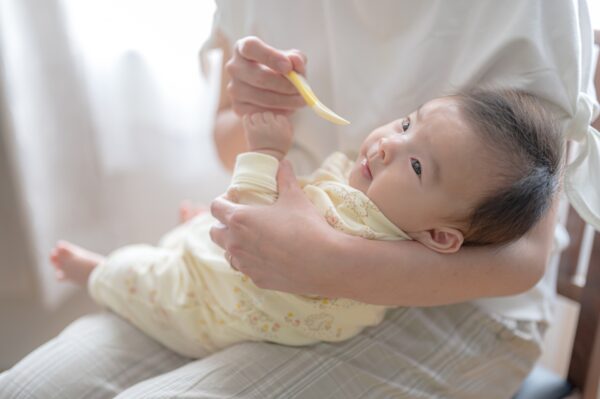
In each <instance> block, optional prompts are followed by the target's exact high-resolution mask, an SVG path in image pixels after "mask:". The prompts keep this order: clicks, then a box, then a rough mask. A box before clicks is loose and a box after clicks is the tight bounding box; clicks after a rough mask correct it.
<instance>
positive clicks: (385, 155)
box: [377, 137, 392, 163]
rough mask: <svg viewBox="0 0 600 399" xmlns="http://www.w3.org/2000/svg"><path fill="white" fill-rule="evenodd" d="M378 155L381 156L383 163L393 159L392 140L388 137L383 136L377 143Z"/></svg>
mask: <svg viewBox="0 0 600 399" xmlns="http://www.w3.org/2000/svg"><path fill="white" fill-rule="evenodd" d="M377 145H378V148H377V155H378V156H379V157H380V158H381V161H382V162H383V163H387V162H389V161H390V159H391V155H392V151H391V146H390V140H389V138H388V137H382V138H380V139H379V142H378V143H377Z"/></svg>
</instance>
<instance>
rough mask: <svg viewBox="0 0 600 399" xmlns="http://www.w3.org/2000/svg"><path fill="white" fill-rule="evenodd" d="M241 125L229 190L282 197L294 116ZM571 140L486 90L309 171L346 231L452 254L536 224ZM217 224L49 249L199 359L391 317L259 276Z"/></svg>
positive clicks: (314, 191)
mask: <svg viewBox="0 0 600 399" xmlns="http://www.w3.org/2000/svg"><path fill="white" fill-rule="evenodd" d="M243 124H244V128H245V131H246V138H247V142H248V147H249V149H250V152H247V153H244V154H240V155H239V156H238V158H237V163H236V167H235V171H234V174H233V177H232V182H231V185H230V187H229V189H228V191H227V195H228V196H229V198H231V199H232V200H234V201H237V202H240V203H246V204H257V205H258V204H270V203H273V202H274V201H275V200H276V198H277V184H276V173H277V170H278V165H279V161H280V160H281V159H282V158H283V157H284V156H285V155H286V153H287V151H288V150H289V148H290V146H291V143H292V128H291V126H290V124H289V122H288V120H287V118H285V117H283V116H278V115H277V116H276V115H273V114H270V113H264V114H254V115H251V116H246V117H244V118H243ZM562 152H563V144H562V138H561V136H560V135H559V132H558V129H557V128H556V127H555V125H554V124H553V122H552V121H551V119H550V117H549V116H548V114H546V113H545V111H544V109H543V107H542V105H541V104H540V102H539V101H537V100H536V99H535V98H534V97H533V96H531V95H528V94H526V93H523V92H519V91H514V90H479V91H471V92H465V93H462V94H459V95H455V96H450V97H443V98H439V99H435V100H432V101H429V102H427V103H426V104H424V105H423V106H421V107H420V108H419V109H418V110H416V111H415V112H413V113H411V114H410V115H408V116H406V117H403V118H401V119H398V120H395V121H392V122H391V123H388V124H386V125H383V126H381V127H379V128H377V129H375V130H374V131H373V132H372V133H371V134H370V135H369V136H368V137H367V138H366V140H365V141H364V142H363V144H362V146H361V148H360V151H359V154H358V157H357V159H356V160H355V161H351V160H350V159H349V158H348V157H346V156H345V155H344V154H341V153H334V154H333V155H331V156H330V157H329V158H328V159H327V160H326V161H325V162H324V163H323V165H322V166H321V167H320V168H319V169H318V170H316V171H315V172H314V173H313V174H312V175H311V176H309V177H306V178H303V179H301V180H300V183H301V185H302V187H303V190H304V193H305V194H306V195H307V196H308V198H309V199H310V200H311V202H312V203H313V204H314V205H315V207H316V208H317V209H318V211H319V212H320V213H321V214H322V215H323V217H324V218H325V219H326V220H327V222H328V223H329V224H330V225H331V226H333V227H334V228H336V229H339V230H341V231H343V232H346V233H348V234H353V235H357V236H361V237H364V238H368V239H376V240H406V239H412V240H417V241H419V242H420V243H422V244H423V245H425V246H427V247H429V248H430V249H432V250H434V251H437V252H440V253H453V252H456V251H458V250H459V248H460V247H461V245H487V244H502V243H507V242H510V241H512V240H515V239H517V238H519V237H520V236H522V235H523V234H524V233H525V232H526V231H528V230H529V229H530V228H531V227H532V226H533V225H534V224H535V223H536V222H537V221H538V220H539V219H540V217H541V215H542V214H543V213H544V212H545V210H546V209H548V207H549V205H550V203H551V201H552V197H553V195H554V193H555V192H556V190H557V187H558V181H559V174H560V165H561V159H562ZM213 223H215V220H214V218H212V217H211V216H210V215H209V214H206V213H205V214H201V215H198V216H196V217H194V218H193V219H191V220H189V221H188V222H187V223H185V224H183V225H181V226H179V227H177V228H176V229H174V230H173V231H171V232H169V233H168V234H167V235H166V236H165V237H163V239H162V240H161V242H160V244H159V245H158V246H149V245H131V246H126V247H123V248H121V249H118V250H116V251H115V252H113V253H112V254H110V255H109V256H108V257H106V258H104V257H102V256H100V255H97V254H95V253H91V252H88V251H86V250H84V249H82V248H79V247H76V246H74V245H73V244H70V243H67V242H59V243H58V245H57V246H56V248H54V249H53V250H52V253H51V255H50V258H51V261H52V263H53V264H54V266H55V268H56V269H57V273H58V274H59V276H60V278H62V279H67V280H71V281H74V282H77V283H79V284H82V285H84V284H87V286H88V288H89V292H90V294H91V296H92V297H93V298H94V299H95V300H96V301H97V302H98V303H99V304H102V305H104V306H107V307H108V308H110V309H111V310H113V311H114V312H116V313H118V314H119V315H121V316H123V317H124V318H126V319H128V320H129V321H130V322H131V323H133V324H134V325H136V326H137V327H138V328H140V329H141V330H143V331H144V332H146V333H147V334H148V335H150V336H152V337H154V338H155V339H157V340H158V341H160V342H161V343H163V344H164V345H166V346H167V347H169V348H171V349H172V350H174V351H176V352H178V353H180V354H182V355H185V356H190V357H202V356H205V355H206V354H208V353H211V352H213V351H216V350H219V349H221V348H223V347H226V346H228V345H231V344H234V343H236V342H239V341H243V340H265V341H271V342H276V343H281V344H286V345H306V344H311V343H315V342H318V341H340V340H345V339H348V338H350V337H352V336H354V335H356V334H358V333H359V332H360V331H361V330H362V329H363V328H365V327H366V326H370V325H375V324H377V323H379V322H380V321H381V320H382V318H383V316H384V313H385V310H386V307H385V306H376V305H369V304H365V303H361V302H357V301H354V300H350V299H345V298H322V297H314V296H301V295H294V294H289V293H284V292H279V291H272V290H264V289H260V288H258V287H256V286H255V285H254V284H253V283H252V281H251V280H249V279H248V278H247V277H246V276H244V275H243V274H242V273H240V272H238V271H236V270H234V269H232V268H231V267H230V265H229V263H228V261H227V260H226V259H225V258H224V252H223V250H222V249H221V248H219V247H218V246H216V245H215V244H214V243H213V242H212V241H211V239H210V237H209V230H210V227H211V225H212V224H213Z"/></svg>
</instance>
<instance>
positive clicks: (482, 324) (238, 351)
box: [0, 304, 541, 399]
mask: <svg viewBox="0 0 600 399" xmlns="http://www.w3.org/2000/svg"><path fill="white" fill-rule="evenodd" d="M109 320H110V321H109ZM115 320H118V321H115ZM77 323H82V324H83V326H81V325H77ZM86 323H88V324H90V325H89V326H85V324H86ZM94 323H96V324H97V326H96V328H97V329H104V330H107V329H108V330H109V331H110V330H111V329H114V330H116V331H117V332H116V333H114V332H113V333H112V334H113V335H111V336H109V337H105V342H103V341H102V340H103V338H102V337H101V336H100V337H98V338H94V339H90V340H89V341H87V344H85V343H86V341H83V340H81V341H80V339H81V338H79V337H80V336H81V335H82V331H84V330H88V331H89V329H90V328H93V324H94ZM106 323H109V324H110V328H107V326H106V325H105V324H106ZM124 324H126V323H125V322H123V321H122V320H120V319H118V318H117V317H116V316H113V315H109V314H103V315H94V316H89V317H88V318H87V319H86V318H84V319H80V320H79V321H78V322H76V323H74V324H73V325H71V326H70V327H69V328H67V329H66V330H65V331H64V332H63V333H62V334H61V335H60V336H59V337H57V338H56V339H55V340H54V342H53V341H51V342H50V343H48V344H46V345H45V346H43V347H41V348H40V349H38V351H40V352H41V353H36V352H37V351H36V352H34V353H33V354H32V355H30V356H29V357H28V358H26V359H24V360H23V361H22V362H21V363H19V365H17V366H15V368H14V369H13V370H11V371H10V372H11V373H13V372H14V370H17V372H16V373H14V374H13V375H9V377H10V379H11V380H12V382H9V384H6V387H0V393H2V392H3V391H2V390H3V389H6V388H8V389H10V394H9V395H6V397H19V396H17V395H13V394H14V393H17V391H18V390H19V389H21V390H22V391H21V392H23V393H24V394H25V395H24V396H23V397H35V396H32V395H31V394H30V393H31V392H33V391H35V390H38V389H39V390H41V392H43V394H40V395H39V396H38V397H44V398H51V397H73V398H77V397H86V398H88V397H113V396H114V395H115V392H119V391H123V389H125V388H126V387H129V388H128V389H125V390H124V391H123V392H121V394H120V395H119V396H118V397H119V398H120V399H123V398H147V397H180V396H185V395H189V396H191V397H202V398H213V397H214V398H216V397H219V398H222V397H244V398H276V397H286V398H291V397H297V398H314V397H319V398H338V397H339V398H347V397H353V398H359V397H369V398H377V397H400V398H402V397H406V398H437V397H444V398H451V397H458V396H459V395H460V397H462V398H469V397H474V398H475V397H477V398H480V397H481V395H482V392H485V397H486V398H495V397H510V394H511V393H512V391H514V390H516V389H517V387H518V385H519V382H520V380H521V379H523V378H524V377H525V376H526V374H527V373H528V371H529V368H530V367H531V366H532V364H533V362H534V359H535V358H536V357H537V355H538V353H539V343H540V341H541V338H540V336H539V331H538V329H537V325H536V324H535V323H523V322H519V323H515V322H511V321H509V320H505V319H501V318H493V317H490V316H488V315H486V314H485V313H483V312H481V311H479V310H478V309H477V308H475V307H474V306H472V305H469V304H463V305H453V306H447V307H440V308H424V309H395V310H392V311H390V312H389V314H388V316H387V317H386V319H385V320H384V322H383V323H382V324H381V325H379V326H377V327H375V328H370V329H367V330H365V331H364V332H363V333H362V334H361V335H359V336H357V337H355V338H353V339H351V340H348V341H345V342H342V343H337V344H329V343H321V344H317V345H312V346H310V347H299V348H296V347H286V346H280V345H274V344H268V343H257V342H248V343H242V344H238V345H235V346H232V347H230V348H227V349H225V350H223V351H221V352H218V353H215V354H213V355H211V356H209V357H207V358H204V359H200V360H196V361H190V360H189V359H186V358H184V357H181V356H178V355H176V354H173V353H171V352H169V351H168V350H167V349H165V348H163V347H162V346H160V345H159V344H157V343H155V342H153V341H151V340H149V339H148V338H146V337H145V336H144V335H143V334H141V333H140V332H138V331H137V330H135V329H134V328H133V327H131V326H129V325H126V327H124V326H123V325H124ZM115 326H117V327H116V328H115ZM83 327H85V328H83ZM69 330H71V332H70V334H71V335H68V333H69ZM515 331H517V334H515V333H514V332H515ZM95 334H101V332H100V331H97V332H95ZM104 334H106V332H105V333H104ZM61 341H63V342H61ZM71 341H72V342H73V343H74V345H75V346H76V347H81V348H79V349H76V350H75V352H74V350H73V349H68V348H67V347H66V346H65V345H69V342H71ZM59 353H60V356H58V354H59ZM75 353H81V354H82V358H81V359H76V360H74V359H73V356H74V355H75ZM52 354H54V356H55V360H54V361H53V362H52V363H53V364H54V365H55V367H56V366H57V365H58V369H57V370H54V371H51V372H50V373H49V374H48V375H42V373H43V372H44V370H43V368H46V367H52V363H50V361H49V360H45V359H47V358H48V357H49V355H52ZM28 359H29V364H23V363H26V362H27V361H28ZM34 361H35V363H34ZM94 362H97V364H98V365H97V366H92V363H94ZM31 363H34V364H31ZM46 364H47V365H46ZM94 364H96V363H94ZM30 370H31V371H30ZM91 375H93V376H95V377H94V378H90V376H91ZM3 377H5V376H3ZM6 379H7V378H4V380H6ZM38 379H41V381H39V380H38ZM4 380H2V383H3V384H4ZM73 380H77V381H78V382H77V383H76V384H72V381H73ZM28 381H30V382H28ZM25 385H28V387H27V388H24V386H25ZM494 386H496V387H498V389H497V390H496V391H494ZM11 387H12V388H11ZM61 389H63V390H62V391H60V390H61ZM95 389H99V390H100V389H103V390H104V391H103V392H104V393H105V394H104V396H102V395H100V394H99V392H96V391H93V390H95ZM57 392H62V394H57ZM92 392H94V395H91V393H92ZM27 393H29V396H28V394H27ZM84 393H85V394H84ZM109 393H110V394H109ZM66 394H68V395H66ZM0 396H2V397H5V396H3V395H0Z"/></svg>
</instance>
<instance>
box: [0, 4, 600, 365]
mask: <svg viewBox="0 0 600 399" xmlns="http://www.w3.org/2000/svg"><path fill="white" fill-rule="evenodd" d="M588 3H589V6H590V11H591V14H592V19H593V24H594V28H595V29H600V2H599V1H597V0H594V1H592V0H589V1H588ZM214 8H215V6H214V3H213V1H212V0H178V1H176V2H172V1H170V2H169V1H165V0H144V1H141V0H119V1H118V2H117V1H114V0H103V1H99V0H0V257H1V259H2V261H1V262H0V371H1V370H4V369H7V368H10V367H11V366H12V365H13V364H14V363H15V362H17V361H18V360H19V359H20V358H22V357H23V356H24V355H26V354H27V353H29V352H30V351H31V350H33V349H34V348H35V347H37V346H39V345H40V344H42V343H43V342H45V341H46V340H48V339H49V338H51V337H53V336H54V335H56V334H57V333H59V332H60V331H61V330H62V329H63V328H64V327H65V326H66V325H67V324H68V323H70V322H71V321H72V320H74V319H76V318H77V317H79V316H81V315H83V314H85V313H89V312H92V311H96V310H97V309H98V308H97V307H96V306H95V305H94V304H93V303H92V302H91V300H90V299H89V298H88V296H87V294H86V293H85V292H83V291H82V290H80V289H76V288H75V287H73V286H70V285H68V284H60V283H57V282H56V281H55V279H54V274H53V269H52V267H51V265H50V263H49V261H48V259H47V257H48V252H49V250H50V248H52V246H53V245H54V243H55V242H56V241H57V240H58V239H67V240H70V241H73V242H75V243H78V244H80V245H82V246H84V247H87V248H90V249H92V250H94V251H97V252H100V253H106V252H109V251H110V250H111V249H114V248H116V247H119V246H122V245H125V244H129V243H135V242H156V241H157V240H158V238H159V237H160V236H161V235H162V234H163V233H164V232H166V231H167V230H169V229H170V228H172V227H173V226H175V225H176V224H177V221H178V214H177V210H178V207H179V204H180V202H181V201H182V200H183V199H192V200H193V201H194V202H196V203H204V204H208V203H209V202H210V201H211V200H212V198H214V197H215V196H217V195H219V194H220V193H221V192H222V191H223V190H224V189H225V188H226V186H227V183H228V178H229V175H228V173H226V172H225V171H224V170H223V169H222V168H221V167H220V165H219V162H218V160H217V157H216V154H215V152H214V149H213V145H212V139H211V129H212V122H213V120H212V119H213V115H214V112H215V107H216V100H217V92H218V81H219V76H218V72H219V68H210V65H211V63H212V64H214V65H218V64H219V63H220V58H219V54H213V57H212V58H211V59H209V60H208V61H209V63H208V67H209V68H208V72H209V73H206V74H202V73H201V71H200V62H199V51H200V49H201V46H202V44H203V42H204V40H205V39H206V38H207V36H208V35H209V33H210V27H211V22H212V16H213V12H214ZM577 312H578V307H577V305H575V304H574V303H571V302H569V301H567V300H564V299H559V303H558V306H557V311H556V322H555V323H554V325H553V327H552V328H551V329H550V331H549V332H548V334H547V337H546V353H545V354H544V357H543V359H542V363H543V364H544V365H545V366H546V367H548V368H550V369H553V370H555V371H556V372H557V373H559V374H563V375H564V374H565V372H566V367H567V364H568V360H569V359H568V356H569V353H570V345H571V342H572V339H573V333H574V325H575V322H576V320H577Z"/></svg>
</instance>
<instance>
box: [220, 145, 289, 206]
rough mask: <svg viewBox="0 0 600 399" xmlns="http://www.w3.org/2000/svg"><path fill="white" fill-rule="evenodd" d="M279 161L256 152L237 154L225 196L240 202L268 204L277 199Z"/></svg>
mask: <svg viewBox="0 0 600 399" xmlns="http://www.w3.org/2000/svg"><path fill="white" fill-rule="evenodd" d="M278 169H279V161H278V160H277V158H275V157H272V156H270V155H266V154H261V153H258V152H245V153H243V154H239V155H238V156H237V158H236V161H235V169H234V171H233V177H232V178H231V184H230V185H229V188H228V189H227V197H229V198H230V199H231V200H232V201H235V202H237V203H240V204H249V205H268V204H272V203H274V202H275V200H276V199H277V170H278Z"/></svg>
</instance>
